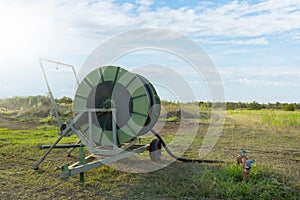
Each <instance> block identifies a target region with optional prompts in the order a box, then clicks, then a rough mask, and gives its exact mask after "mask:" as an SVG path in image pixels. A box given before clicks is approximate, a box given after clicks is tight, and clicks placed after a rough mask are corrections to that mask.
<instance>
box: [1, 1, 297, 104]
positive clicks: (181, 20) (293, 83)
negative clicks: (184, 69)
mask: <svg viewBox="0 0 300 200" xmlns="http://www.w3.org/2000/svg"><path fill="white" fill-rule="evenodd" d="M0 13H1V18H0V24H1V26H0V43H1V45H0V63H1V64H0V69H1V73H0V97H12V96H27V95H37V94H45V93H46V92H47V89H46V86H45V84H44V81H43V78H42V73H41V70H40V68H39V63H38V60H39V58H40V57H45V58H50V59H54V60H58V61H62V62H65V63H69V64H73V65H75V66H77V67H76V70H77V71H79V68H80V66H81V65H82V64H83V63H84V61H85V59H86V58H87V57H88V55H89V54H90V53H91V52H92V51H93V50H94V49H95V48H96V47H97V46H98V45H100V44H101V43H102V42H104V41H105V40H107V39H108V38H111V37H113V36H114V35H117V34H119V33H122V32H126V31H130V30H134V29H137V28H163V29H167V30H172V31H176V32H178V33H180V34H183V35H186V36H187V37H189V38H191V39H192V40H194V41H195V42H196V43H197V44H199V45H200V46H201V47H202V48H203V49H204V50H205V51H206V53H207V54H208V55H209V57H210V58H211V59H212V61H213V62H214V64H215V65H216V67H217V69H218V71H219V74H220V76H221V78H222V81H223V85H224V90H225V95H226V96H225V97H226V100H227V101H247V102H250V101H258V102H276V101H279V102H300V92H299V89H300V82H299V79H300V66H299V63H300V53H299V52H300V23H299V22H300V1H299V0H296V1H295V0H286V1H282V0H264V1H263V0H261V1H255V0H253V1H196V0H191V1H188V0H179V1H171V0H169V1H151V0H150V1H146V0H131V1H125V0H122V1H110V0H106V1H97V0H93V1H83V0H73V1H66V0H53V1H34V0H29V1H21V0H11V1H0ZM129 58H130V57H128V58H127V60H126V61H125V60H123V63H126V65H128V66H123V67H125V68H126V67H128V68H130V66H131V65H134V64H137V63H138V64H143V63H141V62H138V61H136V62H135V63H134V62H132V63H130V62H129V61H130V60H131V59H129ZM135 58H136V59H138V57H135ZM157 59H159V57H157ZM141 60H143V61H144V62H146V61H145V59H143V56H141ZM149 62H150V60H149ZM151 62H154V61H153V60H152V61H151ZM144 64H149V63H144ZM169 64H171V63H169ZM50 67H51V66H50ZM64 73H69V72H64ZM64 77H69V74H66V76H64ZM54 79H55V78H54ZM65 79H67V78H65ZM65 79H62V78H60V79H59V80H54V82H55V85H54V86H55V87H56V89H57V93H58V96H61V95H63V94H67V93H69V94H68V95H72V94H70V93H71V92H70V91H71V90H72V89H70V88H72V81H70V80H65ZM190 81H191V83H195V82H193V81H194V80H190ZM200 85H201V87H202V84H200ZM62 88H64V89H62ZM204 90H205V89H204ZM66 91H67V92H66ZM204 93H206V94H204ZM196 96H197V98H198V99H199V100H209V95H208V92H207V91H206V92H203V94H198V95H196ZM162 98H168V97H167V96H166V97H162Z"/></svg>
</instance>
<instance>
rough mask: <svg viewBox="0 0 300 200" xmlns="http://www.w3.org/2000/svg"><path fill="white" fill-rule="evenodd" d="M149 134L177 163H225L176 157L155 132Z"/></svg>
mask: <svg viewBox="0 0 300 200" xmlns="http://www.w3.org/2000/svg"><path fill="white" fill-rule="evenodd" d="M151 132H152V133H153V134H154V135H155V136H156V137H157V138H158V139H159V141H160V142H161V144H162V146H163V147H164V149H165V150H166V152H167V153H168V154H169V155H170V156H171V157H172V158H174V159H176V160H178V161H181V162H197V163H225V162H224V161H222V160H202V159H188V158H181V157H178V156H176V155H175V154H173V153H172V152H171V151H170V149H169V148H168V147H167V144H166V143H165V141H164V140H163V139H162V137H161V136H160V135H159V134H158V133H157V132H155V131H154V130H151Z"/></svg>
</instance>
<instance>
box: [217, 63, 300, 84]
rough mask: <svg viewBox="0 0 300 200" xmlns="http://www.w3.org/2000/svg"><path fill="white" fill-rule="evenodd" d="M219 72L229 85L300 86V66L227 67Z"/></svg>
mask: <svg viewBox="0 0 300 200" xmlns="http://www.w3.org/2000/svg"><path fill="white" fill-rule="evenodd" d="M219 72H220V75H221V76H222V78H223V80H224V82H225V84H228V85H237V86H239V85H245V86H275V87H300V83H299V79H300V69H299V68H292V67H227V68H222V69H220V70H219Z"/></svg>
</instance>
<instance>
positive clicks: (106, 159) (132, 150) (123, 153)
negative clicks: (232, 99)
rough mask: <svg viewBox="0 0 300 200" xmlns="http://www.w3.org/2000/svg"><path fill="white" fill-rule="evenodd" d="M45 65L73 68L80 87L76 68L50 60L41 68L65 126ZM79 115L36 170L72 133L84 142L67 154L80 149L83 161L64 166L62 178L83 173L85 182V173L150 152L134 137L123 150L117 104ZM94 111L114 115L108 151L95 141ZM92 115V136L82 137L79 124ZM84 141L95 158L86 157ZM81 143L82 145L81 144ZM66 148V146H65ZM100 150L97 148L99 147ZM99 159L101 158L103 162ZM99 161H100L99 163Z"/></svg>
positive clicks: (75, 145) (37, 165) (86, 111)
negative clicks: (85, 117) (83, 117)
mask: <svg viewBox="0 0 300 200" xmlns="http://www.w3.org/2000/svg"><path fill="white" fill-rule="evenodd" d="M43 62H50V63H55V64H57V65H64V66H67V67H71V68H72V70H73V72H74V77H75V79H76V82H77V84H78V85H79V81H78V78H77V75H76V72H75V68H74V66H73V65H69V64H65V63H62V62H57V61H53V60H49V59H44V58H41V59H40V67H41V68H42V71H43V76H44V79H45V82H46V85H47V89H48V92H49V95H50V98H51V103H52V106H53V109H54V114H55V116H56V117H57V122H58V126H59V127H61V125H62V124H61V121H60V117H59V115H58V106H57V104H56V102H55V98H54V96H53V93H52V91H51V88H50V85H49V82H48V78H47V75H46V71H45V68H44V65H43ZM75 112H76V113H78V114H77V115H76V117H75V118H74V119H73V120H71V121H70V122H69V123H68V124H67V125H66V128H65V129H64V130H62V131H61V132H60V133H59V137H58V138H57V140H56V141H55V142H54V143H53V144H52V145H48V146H45V148H48V149H47V151H46V152H45V153H44V155H43V156H42V157H41V158H40V159H39V160H38V161H37V162H36V163H34V164H33V166H32V167H33V169H38V167H39V165H40V164H41V163H42V162H43V161H44V160H45V158H46V157H47V156H48V154H49V153H50V152H51V151H52V150H53V149H54V148H59V147H60V145H57V144H58V143H59V142H60V141H61V140H62V138H63V137H65V136H69V135H70V132H71V134H76V135H77V136H78V137H79V138H80V140H79V141H78V142H77V144H74V145H72V146H68V145H66V146H65V147H67V146H68V147H72V148H71V149H70V150H69V151H68V152H67V153H68V155H70V153H71V152H72V151H73V150H74V148H75V147H80V150H79V153H80V155H79V161H78V162H76V163H74V164H72V165H70V166H69V165H68V164H66V165H63V166H62V167H61V170H62V171H61V173H60V176H61V178H67V177H69V176H73V175H76V174H80V181H81V182H84V172H85V171H87V170H90V169H93V168H96V167H99V166H103V165H107V164H110V163H113V162H116V161H119V160H121V159H124V158H127V157H130V156H133V155H135V154H137V153H141V152H143V151H145V150H147V149H149V144H148V145H136V144H135V143H136V141H137V138H134V139H133V140H132V141H130V142H129V143H127V144H123V145H122V146H120V147H119V145H118V136H117V124H116V113H117V110H116V108H115V106H114V102H111V108H100V109H86V110H81V111H77V110H76V111H75ZM94 112H111V113H112V134H113V135H112V149H111V150H110V149H109V150H107V149H101V146H97V145H96V144H95V143H94V142H93V140H92V134H93V133H92V125H93V123H92V113H94ZM85 113H87V114H88V127H89V131H88V136H85V135H84V134H82V133H81V132H80V131H79V130H77V129H76V128H75V126H74V125H75V124H76V122H77V121H78V120H79V119H80V118H81V117H82V116H83V115H84V114H85ZM80 142H82V143H83V144H86V147H87V148H88V151H89V152H90V153H91V155H89V156H87V157H85V155H84V151H83V149H82V148H83V145H82V144H80ZM79 144H80V145H79ZM62 146H64V145H62ZM95 147H96V148H95ZM99 156H101V158H100V159H99ZM95 160H96V161H95Z"/></svg>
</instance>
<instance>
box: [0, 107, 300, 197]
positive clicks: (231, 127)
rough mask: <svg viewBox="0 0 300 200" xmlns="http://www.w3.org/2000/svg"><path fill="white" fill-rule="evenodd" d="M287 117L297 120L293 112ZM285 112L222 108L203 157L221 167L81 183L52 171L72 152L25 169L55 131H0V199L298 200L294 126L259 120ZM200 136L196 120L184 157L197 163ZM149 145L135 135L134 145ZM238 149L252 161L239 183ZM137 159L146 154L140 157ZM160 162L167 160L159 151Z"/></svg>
mask: <svg viewBox="0 0 300 200" xmlns="http://www.w3.org/2000/svg"><path fill="white" fill-rule="evenodd" d="M295 113H296V114H295V116H296V117H297V116H299V112H295ZM292 114H294V113H291V112H282V111H280V112H278V111H227V117H226V123H225V126H224V130H223V133H222V134H221V136H220V138H219V140H218V142H217V144H216V146H215V147H214V149H213V151H212V152H211V153H210V154H209V155H208V156H207V157H206V158H207V159H220V160H225V161H226V163H224V164H197V163H181V162H173V163H172V164H171V165H169V166H167V167H165V168H163V169H160V170H158V171H155V172H152V173H144V174H143V173H142V174H134V173H126V172H121V171H117V170H115V169H113V168H111V167H107V166H103V167H99V168H95V169H92V170H90V171H87V172H86V173H85V177H86V182H85V183H84V184H80V183H79V177H78V176H74V177H70V178H68V179H66V180H62V179H60V178H59V171H57V170H55V169H56V167H58V166H61V165H63V164H66V163H74V162H76V161H77V160H78V158H77V154H78V150H76V151H74V153H73V156H71V157H67V156H66V153H65V151H66V150H64V149H55V150H53V151H52V152H51V153H50V155H49V156H48V158H47V159H46V160H45V161H44V162H43V163H42V165H41V167H40V169H39V170H38V171H34V170H32V168H31V166H32V164H33V163H35V162H36V161H37V159H39V158H40V156H41V155H42V154H43V153H44V152H45V150H39V149H38V147H39V145H41V144H51V143H52V142H54V141H55V140H56V138H57V137H58V136H57V129H56V128H54V127H52V126H39V127H37V128H36V129H33V130H10V129H5V128H2V129H0V160H1V163H0V197H1V198H0V199H299V196H300V192H299V191H300V180H299V179H300V176H299V168H300V163H299V158H300V148H299V139H300V133H299V128H300V126H299V123H298V124H294V125H288V126H287V125H286V124H285V125H277V124H276V123H271V122H269V121H268V120H266V119H265V118H264V116H269V115H273V116H276V117H277V118H276V119H282V120H284V119H286V115H287V116H291V115H292ZM281 115H282V116H284V117H280V116H281ZM284 123H288V122H284ZM206 131H207V124H206V123H205V124H202V123H200V126H199V130H198V134H197V135H196V138H195V140H194V141H193V144H192V145H191V146H190V148H189V149H188V150H187V151H186V152H185V154H184V156H186V157H189V158H198V153H199V152H198V150H199V148H200V146H201V144H202V141H203V138H204V136H205V134H206ZM162 136H163V137H164V138H165V139H166V141H167V142H170V141H171V140H172V139H173V138H174V135H172V132H163V133H162ZM183 137H184V136H183ZM77 140H78V138H77V137H75V136H71V137H67V138H64V139H63V141H62V143H75V142H76V141H77ZM150 140H151V138H143V139H142V142H143V143H148V142H149V141H150ZM183 140H184V138H183ZM183 140H182V141H183ZM242 149H246V150H247V152H248V156H249V158H250V159H256V163H255V164H254V165H253V168H252V170H251V174H250V176H249V179H248V182H247V183H244V182H243V181H242V174H241V166H238V165H235V157H236V155H237V154H238V153H240V152H241V150H242ZM143 156H144V157H147V152H145V155H143ZM163 159H167V155H166V154H165V153H164V154H163ZM149 162H150V161H149Z"/></svg>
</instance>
